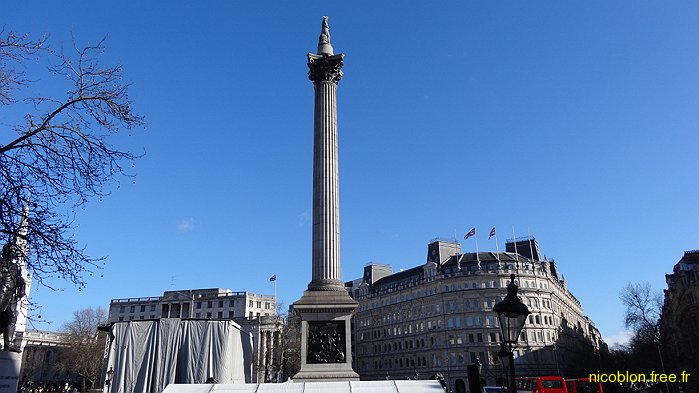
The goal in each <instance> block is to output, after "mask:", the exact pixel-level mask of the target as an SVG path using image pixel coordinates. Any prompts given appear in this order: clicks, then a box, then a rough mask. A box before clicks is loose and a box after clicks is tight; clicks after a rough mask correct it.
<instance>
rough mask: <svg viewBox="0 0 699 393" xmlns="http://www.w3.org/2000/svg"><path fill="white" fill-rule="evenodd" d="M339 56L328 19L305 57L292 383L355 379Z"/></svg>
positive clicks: (325, 17)
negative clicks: (308, 136) (306, 122)
mask: <svg viewBox="0 0 699 393" xmlns="http://www.w3.org/2000/svg"><path fill="white" fill-rule="evenodd" d="M343 59H344V55H343V54H339V55H336V54H334V53H333V47H332V45H330V33H329V31H328V17H327V16H324V17H323V25H322V30H321V33H320V38H319V39H318V53H317V54H313V53H309V54H308V68H309V71H308V78H309V79H310V80H311V81H313V87H314V89H315V108H314V120H313V256H312V258H313V259H312V278H311V282H310V283H309V284H308V290H306V291H305V292H304V293H303V296H302V297H301V299H299V300H298V301H297V302H296V303H294V310H295V312H296V313H297V314H298V315H299V316H300V317H301V370H300V371H299V372H298V374H296V375H295V376H294V380H296V381H320V380H340V379H341V380H359V375H357V373H355V372H354V371H353V370H352V352H351V348H352V346H351V335H350V318H351V316H352V313H353V312H354V310H356V309H357V306H358V303H357V302H356V301H355V300H354V299H352V298H351V297H350V296H349V295H348V294H347V291H346V290H345V286H344V284H343V282H342V281H341V280H340V213H339V202H338V171H337V103H336V96H337V84H338V82H339V81H340V79H341V78H342V62H343Z"/></svg>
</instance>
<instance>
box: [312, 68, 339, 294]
mask: <svg viewBox="0 0 699 393" xmlns="http://www.w3.org/2000/svg"><path fill="white" fill-rule="evenodd" d="M342 58H343V56H342V55H337V56H320V55H310V54H309V63H308V66H309V68H310V71H309V78H310V79H311V80H313V84H314V87H315V108H314V122H313V250H312V253H313V256H312V270H313V271H312V280H311V283H310V284H309V285H308V289H309V290H325V291H327V290H344V285H343V283H342V281H341V279H340V205H339V177H338V157H337V101H336V98H337V84H338V82H339V80H340V78H341V77H342V71H341V68H342Z"/></svg>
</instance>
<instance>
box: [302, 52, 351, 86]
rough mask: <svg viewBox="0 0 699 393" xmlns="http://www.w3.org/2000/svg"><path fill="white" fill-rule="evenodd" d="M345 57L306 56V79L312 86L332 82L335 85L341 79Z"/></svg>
mask: <svg viewBox="0 0 699 393" xmlns="http://www.w3.org/2000/svg"><path fill="white" fill-rule="evenodd" d="M344 57H345V55H343V54H339V55H334V56H328V55H316V54H313V53H309V54H308V79H310V80H312V81H313V84H316V83H318V82H333V83H335V84H337V83H338V82H339V81H340V79H342V64H343V60H344Z"/></svg>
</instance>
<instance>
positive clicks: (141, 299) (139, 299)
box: [111, 297, 162, 303]
mask: <svg viewBox="0 0 699 393" xmlns="http://www.w3.org/2000/svg"><path fill="white" fill-rule="evenodd" d="M160 299H162V298H161V297H136V298H124V299H112V300H111V303H129V302H157V301H160Z"/></svg>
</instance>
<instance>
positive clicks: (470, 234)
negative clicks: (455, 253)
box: [464, 228, 476, 240]
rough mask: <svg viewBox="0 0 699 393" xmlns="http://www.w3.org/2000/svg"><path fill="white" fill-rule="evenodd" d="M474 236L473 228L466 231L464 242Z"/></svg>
mask: <svg viewBox="0 0 699 393" xmlns="http://www.w3.org/2000/svg"><path fill="white" fill-rule="evenodd" d="M475 234H476V228H473V229H471V230H470V231H468V233H467V234H465V235H464V240H467V239H468V238H469V237H471V236H473V235H475Z"/></svg>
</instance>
